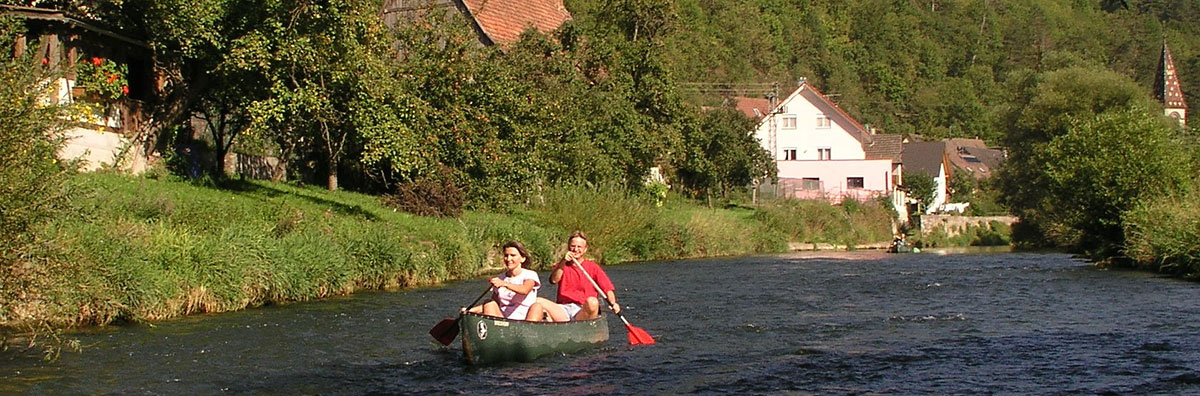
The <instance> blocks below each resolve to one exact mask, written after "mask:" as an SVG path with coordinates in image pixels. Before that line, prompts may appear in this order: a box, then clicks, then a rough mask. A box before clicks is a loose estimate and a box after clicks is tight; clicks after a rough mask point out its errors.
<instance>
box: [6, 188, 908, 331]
mask: <svg viewBox="0 0 1200 396" xmlns="http://www.w3.org/2000/svg"><path fill="white" fill-rule="evenodd" d="M71 182H72V184H74V186H75V187H76V191H79V193H77V194H76V195H75V197H74V198H72V200H71V201H70V206H71V209H70V210H69V211H68V213H70V214H69V215H67V216H61V217H58V218H56V219H55V220H53V221H52V222H49V223H47V224H45V225H44V226H42V227H41V228H39V229H37V230H36V234H37V235H38V238H37V241H36V242H35V246H34V248H33V249H32V250H31V252H30V254H28V256H27V257H26V259H25V260H24V261H23V262H22V263H21V264H20V266H19V270H16V271H11V272H10V273H8V274H7V275H5V277H4V279H3V282H4V285H3V286H4V287H5V288H6V289H7V290H8V291H9V292H11V293H10V294H9V295H11V296H15V298H12V299H10V300H6V301H3V302H0V324H2V325H3V326H4V327H7V328H9V329H14V328H22V327H25V328H27V327H28V326H29V325H30V324H34V323H38V324H41V325H47V326H50V327H69V326H78V325H104V324H109V323H114V322H121V321H146V320H150V321H152V320H160V319H165V318H171V317H176V316H180V315H186V314H190V313H198V312H223V311H230V310H238V309H243V308H246V307H253V306H259V305H263V304H272V303H281V302H289V301H303V300H309V299H315V298H322V297H326V296H331V295H339V294H346V293H352V292H354V291H356V290H361V289H393V288H403V287H412V286H423V285H432V284H437V283H439V282H445V281H450V280H457V279H463V278H467V277H471V276H475V275H478V274H480V273H485V272H487V273H490V272H491V271H494V268H493V266H494V264H491V263H490V261H491V260H490V258H491V257H492V256H493V255H494V254H495V246H498V245H499V244H502V243H503V242H505V241H507V240H520V241H523V242H525V243H526V244H527V245H528V246H529V248H530V250H531V253H532V254H533V255H534V257H535V260H536V261H535V266H536V267H537V268H538V269H542V270H545V269H546V268H548V266H549V265H550V263H549V262H548V261H547V260H548V258H549V257H554V256H556V255H557V254H558V251H559V250H560V249H562V247H561V242H562V241H561V239H562V238H563V236H564V235H566V234H567V233H568V231H569V230H572V229H582V230H585V231H586V232H588V233H589V234H590V236H591V238H592V241H593V243H592V246H593V249H592V250H591V254H592V255H593V256H595V257H596V258H597V259H599V260H600V261H602V262H604V263H607V264H614V263H619V262H626V261H637V260H662V259H678V258H693V257H708V256H727V255H743V254H752V253H768V252H780V251H784V250H786V249H787V246H788V243H789V242H818V243H839V244H848V245H851V246H853V245H855V244H861V243H870V242H880V241H886V240H887V239H888V238H889V235H890V218H889V217H888V214H887V212H886V211H885V210H884V209H882V208H881V207H879V206H877V205H876V204H874V203H871V204H863V205H856V204H851V205H844V206H836V207H835V206H830V205H827V204H823V203H813V202H789V201H785V202H782V203H779V204H774V205H770V206H764V207H758V208H746V207H732V208H729V209H710V208H708V207H706V206H701V205H698V204H696V203H694V202H691V201H688V200H684V199H679V198H674V197H672V198H671V199H668V200H667V202H666V204H665V205H664V206H663V207H656V206H654V205H653V203H651V202H650V201H649V200H646V199H643V198H640V197H637V196H629V195H628V194H627V193H626V192H625V191H623V190H620V189H616V188H601V189H582V188H562V189H554V190H550V191H548V192H547V193H546V194H543V195H542V196H541V197H538V198H537V199H534V201H535V202H534V203H531V204H529V205H526V206H522V207H519V208H514V209H512V210H510V211H508V212H506V213H494V212H493V213H484V212H467V213H466V214H464V215H463V216H461V218H457V219H452V218H430V217H420V216H413V215H410V214H406V213H401V212H396V211H393V210H392V209H390V208H388V207H385V206H382V205H381V204H380V203H379V200H378V199H377V197H373V196H368V195H362V194H356V193H350V192H344V191H336V192H330V191H326V190H323V189H320V188H311V187H297V186H295V185H291V184H280V183H268V182H259V181H244V182H243V181H234V182H228V183H226V184H223V185H221V186H203V185H196V184H192V183H188V182H181V181H166V180H154V179H147V178H137V177H128V176H122V175H114V174H84V175H78V176H75V177H74V178H73V179H72V181H71Z"/></svg>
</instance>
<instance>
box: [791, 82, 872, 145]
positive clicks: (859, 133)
mask: <svg viewBox="0 0 1200 396" xmlns="http://www.w3.org/2000/svg"><path fill="white" fill-rule="evenodd" d="M798 95H804V96H805V97H807V98H808V99H809V101H810V102H812V104H813V105H816V106H817V108H819V109H821V110H822V111H825V112H826V114H828V113H829V111H830V110H833V113H834V114H836V115H838V116H839V118H841V120H842V121H843V123H844V124H845V125H842V127H843V128H845V129H846V132H849V133H850V136H853V137H854V138H855V139H858V141H859V142H862V144H863V145H864V146H865V145H868V144H870V143H871V141H872V140H873V139H872V137H871V133H870V132H868V131H867V128H866V127H864V126H863V125H862V124H860V123H858V120H855V119H854V117H851V116H850V113H847V112H846V111H845V110H842V108H841V107H838V105H837V103H834V102H833V101H832V100H829V97H826V96H825V94H823V93H821V91H819V90H817V88H815V87H813V86H812V85H809V84H808V81H801V82H800V86H799V87H797V88H796V91H795V92H792V94H791V95H789V96H788V98H787V99H785V100H784V101H783V102H781V103H787V102H790V101H791V100H792V97H794V96H798Z"/></svg>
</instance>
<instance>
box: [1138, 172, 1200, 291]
mask: <svg viewBox="0 0 1200 396" xmlns="http://www.w3.org/2000/svg"><path fill="white" fill-rule="evenodd" d="M1124 224H1125V255H1126V256H1128V257H1129V258H1130V259H1132V260H1133V261H1134V262H1135V263H1136V265H1138V266H1140V267H1142V268H1146V269H1150V270H1154V271H1159V272H1163V273H1168V274H1173V275H1177V276H1183V277H1186V278H1189V279H1200V193H1196V192H1192V193H1187V194H1180V195H1173V196H1164V197H1160V198H1157V199H1153V200H1150V201H1147V202H1143V203H1142V204H1139V205H1138V206H1136V207H1135V208H1134V209H1132V210H1130V211H1128V212H1126V213H1125V215H1124Z"/></svg>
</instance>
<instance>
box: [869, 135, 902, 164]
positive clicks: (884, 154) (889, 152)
mask: <svg viewBox="0 0 1200 396" xmlns="http://www.w3.org/2000/svg"><path fill="white" fill-rule="evenodd" d="M871 138H872V141H871V143H869V144H864V145H863V151H864V152H866V154H867V159H869V160H877V159H890V160H892V163H893V164H896V163H900V162H901V159H902V158H903V155H902V154H903V150H904V137H903V136H900V135H889V134H881V135H871Z"/></svg>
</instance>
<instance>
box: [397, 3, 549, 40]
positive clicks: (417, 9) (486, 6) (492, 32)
mask: <svg viewBox="0 0 1200 396" xmlns="http://www.w3.org/2000/svg"><path fill="white" fill-rule="evenodd" d="M441 10H457V11H458V12H460V13H462V14H463V15H464V16H465V17H466V18H467V20H468V21H469V22H470V23H471V28H472V29H474V30H475V33H477V34H478V35H479V42H480V43H482V44H483V45H500V46H502V47H503V46H504V45H507V44H509V43H512V42H514V41H517V39H518V38H520V36H521V33H522V32H524V31H525V30H527V29H529V28H530V27H532V28H535V29H537V30H538V31H539V32H542V33H549V32H551V31H553V30H554V29H558V27H559V26H562V24H563V23H564V22H566V21H567V20H570V19H571V13H570V12H567V8H566V6H564V5H563V0H385V1H384V2H383V7H382V11H381V13H380V14H381V16H382V17H383V20H384V23H385V24H387V25H388V26H396V25H397V24H398V23H406V22H407V19H411V18H420V17H421V15H422V14H424V13H429V12H435V11H441Z"/></svg>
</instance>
